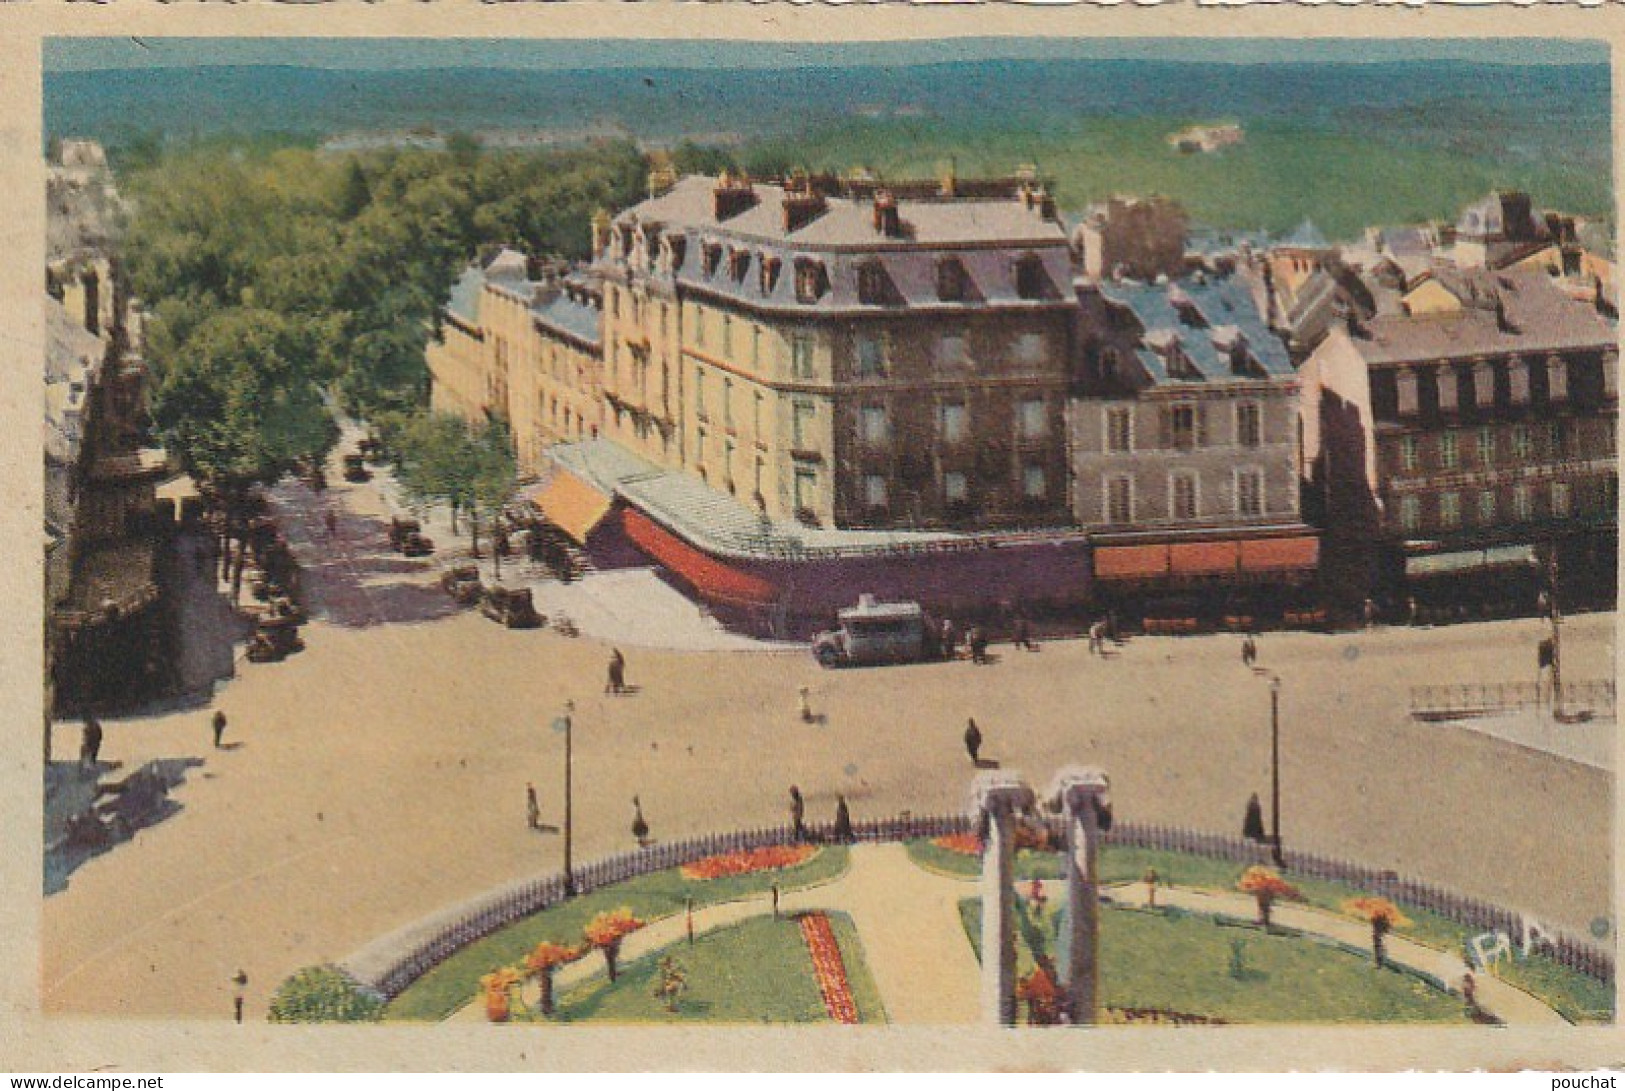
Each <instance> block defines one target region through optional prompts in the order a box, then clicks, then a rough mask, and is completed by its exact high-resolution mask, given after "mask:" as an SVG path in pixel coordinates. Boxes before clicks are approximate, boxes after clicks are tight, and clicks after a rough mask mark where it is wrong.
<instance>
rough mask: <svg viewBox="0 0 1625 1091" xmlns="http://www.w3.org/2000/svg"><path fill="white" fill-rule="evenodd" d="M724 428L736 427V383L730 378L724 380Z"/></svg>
mask: <svg viewBox="0 0 1625 1091" xmlns="http://www.w3.org/2000/svg"><path fill="white" fill-rule="evenodd" d="M722 426H723V427H724V428H732V427H733V426H734V381H733V380H732V379H729V378H724V379H723V380H722Z"/></svg>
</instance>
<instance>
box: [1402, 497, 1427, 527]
mask: <svg viewBox="0 0 1625 1091" xmlns="http://www.w3.org/2000/svg"><path fill="white" fill-rule="evenodd" d="M1399 525H1400V526H1401V527H1403V528H1404V529H1405V530H1406V531H1407V532H1411V533H1414V532H1415V531H1417V530H1420V529H1421V527H1422V501H1421V499H1420V498H1419V497H1415V496H1401V497H1400V498H1399Z"/></svg>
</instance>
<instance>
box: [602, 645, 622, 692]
mask: <svg viewBox="0 0 1625 1091" xmlns="http://www.w3.org/2000/svg"><path fill="white" fill-rule="evenodd" d="M604 692H605V693H625V692H626V657H625V656H624V655H622V654H621V649H619V648H614V649H612V650H611V651H610V654H609V681H608V682H607V683H605V685H604Z"/></svg>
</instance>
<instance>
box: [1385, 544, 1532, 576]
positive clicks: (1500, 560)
mask: <svg viewBox="0 0 1625 1091" xmlns="http://www.w3.org/2000/svg"><path fill="white" fill-rule="evenodd" d="M1536 563H1537V558H1536V557H1535V549H1534V547H1533V546H1526V545H1519V546H1494V547H1491V548H1489V549H1470V550H1466V551H1463V552H1457V553H1427V554H1423V555H1422V556H1420V557H1406V558H1405V575H1407V576H1450V575H1455V574H1456V573H1459V572H1477V571H1481V570H1483V569H1486V568H1526V567H1533V566H1534V565H1535V564H1536Z"/></svg>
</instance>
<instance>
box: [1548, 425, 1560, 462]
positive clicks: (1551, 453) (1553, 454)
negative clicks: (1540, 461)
mask: <svg viewBox="0 0 1625 1091" xmlns="http://www.w3.org/2000/svg"><path fill="white" fill-rule="evenodd" d="M1546 457H1547V458H1562V457H1563V428H1562V426H1561V425H1560V424H1559V423H1558V422H1557V421H1555V420H1554V421H1548V422H1547V423H1546Z"/></svg>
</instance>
